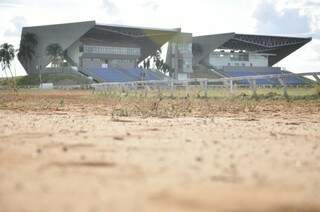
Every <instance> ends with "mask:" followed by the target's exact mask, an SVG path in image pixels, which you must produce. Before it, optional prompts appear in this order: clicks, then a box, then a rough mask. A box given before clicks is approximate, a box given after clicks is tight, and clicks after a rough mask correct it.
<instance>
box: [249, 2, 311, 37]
mask: <svg viewBox="0 0 320 212" xmlns="http://www.w3.org/2000/svg"><path fill="white" fill-rule="evenodd" d="M254 18H255V19H256V21H257V23H256V31H257V32H259V33H267V34H305V33H311V18H310V17H309V16H307V15H303V14H301V13H300V11H299V9H297V8H285V9H283V10H282V11H278V10H277V9H276V8H275V3H273V2H271V1H263V2H261V3H260V4H259V5H258V7H257V8H256V10H255V12H254Z"/></svg>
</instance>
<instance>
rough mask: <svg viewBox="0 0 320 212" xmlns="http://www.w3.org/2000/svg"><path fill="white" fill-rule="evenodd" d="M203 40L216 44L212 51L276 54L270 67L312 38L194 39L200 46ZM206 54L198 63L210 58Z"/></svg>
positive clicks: (231, 35) (238, 36)
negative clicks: (226, 50)
mask: <svg viewBox="0 0 320 212" xmlns="http://www.w3.org/2000/svg"><path fill="white" fill-rule="evenodd" d="M223 38H224V39H223ZM203 40H207V41H206V42H212V43H214V44H215V45H213V46H212V48H211V51H212V50H214V49H232V50H245V51H248V52H255V53H266V54H274V55H275V56H271V57H270V59H269V65H270V66H272V65H274V64H276V63H278V62H279V61H281V60H282V59H283V58H285V57H287V56H288V55H290V54H291V53H293V52H294V51H296V50H297V49H299V48H301V47H302V46H304V45H305V44H307V43H308V42H310V41H311V40H312V38H299V37H284V36H268V35H248V34H236V33H227V34H218V35H209V36H200V37H195V38H194V42H198V43H199V41H200V44H201V41H203ZM217 40H219V42H217ZM204 53H205V54H202V55H201V58H198V62H200V61H201V60H202V59H203V58H205V57H206V56H208V54H207V53H208V52H204ZM209 53H210V51H209Z"/></svg>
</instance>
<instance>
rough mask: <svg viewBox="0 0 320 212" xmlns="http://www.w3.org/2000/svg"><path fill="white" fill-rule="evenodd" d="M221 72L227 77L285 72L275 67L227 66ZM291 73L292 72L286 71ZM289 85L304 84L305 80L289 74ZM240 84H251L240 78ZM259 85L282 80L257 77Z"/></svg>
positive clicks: (276, 83)
mask: <svg viewBox="0 0 320 212" xmlns="http://www.w3.org/2000/svg"><path fill="white" fill-rule="evenodd" d="M219 72H220V73H221V74H223V75H224V76H226V77H243V76H259V75H273V74H285V73H284V72H282V71H281V69H280V68H273V67H260V68H257V67H247V68H246V67H233V68H232V67H225V68H224V69H223V70H219ZM286 73H290V72H286ZM285 81H286V83H287V84H289V85H299V84H303V83H304V81H303V80H302V79H300V78H299V77H295V76H289V77H286V79H285ZM238 83H239V84H246V85H247V84H249V82H248V80H240V81H238ZM256 83H257V84H258V85H279V84H280V82H279V81H278V80H277V79H257V80H256Z"/></svg>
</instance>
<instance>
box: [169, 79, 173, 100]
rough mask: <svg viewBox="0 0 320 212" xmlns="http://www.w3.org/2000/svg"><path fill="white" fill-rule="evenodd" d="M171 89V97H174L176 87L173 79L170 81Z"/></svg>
mask: <svg viewBox="0 0 320 212" xmlns="http://www.w3.org/2000/svg"><path fill="white" fill-rule="evenodd" d="M170 89H171V97H173V89H174V84H173V80H171V82H170Z"/></svg>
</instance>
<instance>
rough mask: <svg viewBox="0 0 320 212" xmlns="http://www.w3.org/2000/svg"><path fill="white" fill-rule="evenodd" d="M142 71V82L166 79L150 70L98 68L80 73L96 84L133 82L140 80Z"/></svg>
mask: <svg viewBox="0 0 320 212" xmlns="http://www.w3.org/2000/svg"><path fill="white" fill-rule="evenodd" d="M142 71H144V72H145V78H144V80H162V79H164V78H165V77H166V76H165V75H164V74H162V73H160V72H156V71H152V70H142V69H139V68H132V69H115V68H100V69H88V70H83V71H82V72H83V73H84V74H85V75H87V76H91V77H92V78H93V79H95V80H96V81H98V82H134V81H141V80H142V74H141V73H142Z"/></svg>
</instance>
